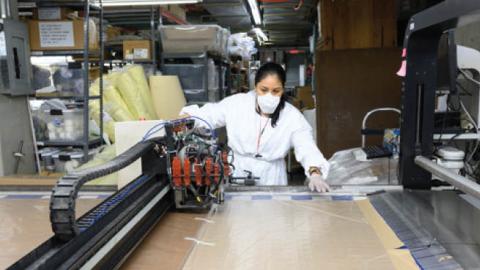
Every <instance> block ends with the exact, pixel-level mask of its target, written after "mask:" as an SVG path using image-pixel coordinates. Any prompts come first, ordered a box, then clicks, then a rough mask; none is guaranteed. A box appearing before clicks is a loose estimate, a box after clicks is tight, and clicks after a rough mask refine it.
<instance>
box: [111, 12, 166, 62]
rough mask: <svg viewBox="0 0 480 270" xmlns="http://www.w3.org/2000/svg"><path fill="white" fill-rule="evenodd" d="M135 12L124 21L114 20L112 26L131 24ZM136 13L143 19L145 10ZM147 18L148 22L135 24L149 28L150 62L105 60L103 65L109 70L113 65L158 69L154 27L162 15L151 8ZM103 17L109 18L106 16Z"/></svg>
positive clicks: (145, 60) (155, 29)
mask: <svg viewBox="0 0 480 270" xmlns="http://www.w3.org/2000/svg"><path fill="white" fill-rule="evenodd" d="M135 12H136V11H135V10H133V11H132V12H131V14H129V16H127V18H126V19H124V20H116V21H115V23H114V25H116V26H125V25H130V24H132V22H131V17H132V16H133V15H134V14H135ZM137 12H139V15H140V17H144V14H145V9H141V10H139V11H137ZM117 16H118V15H117ZM148 16H149V20H148V22H145V21H143V20H139V21H136V22H135V24H137V25H147V24H148V27H149V28H150V29H149V31H150V43H151V58H152V59H150V60H148V59H141V60H140V59H139V60H135V59H128V60H127V59H112V60H105V63H106V64H107V65H109V68H110V69H112V68H113V65H119V66H123V65H127V64H149V65H152V66H153V67H155V71H156V70H157V69H158V60H157V55H158V52H157V44H158V35H157V28H156V27H157V24H158V23H159V22H160V21H161V16H162V15H161V12H160V9H159V8H156V7H155V6H151V7H150V8H149V9H148ZM105 17H107V18H109V17H108V14H107V15H106V16H105ZM144 22H145V24H143V23H144ZM117 45H118V46H121V43H119V44H117ZM109 46H114V44H109Z"/></svg>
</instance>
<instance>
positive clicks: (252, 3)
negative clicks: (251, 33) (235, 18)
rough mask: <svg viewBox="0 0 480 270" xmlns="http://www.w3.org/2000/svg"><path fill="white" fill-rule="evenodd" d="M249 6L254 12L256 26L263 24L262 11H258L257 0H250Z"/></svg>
mask: <svg viewBox="0 0 480 270" xmlns="http://www.w3.org/2000/svg"><path fill="white" fill-rule="evenodd" d="M248 5H249V6H250V10H251V11H252V16H253V22H254V23H255V25H260V24H262V17H260V10H259V9H258V3H257V0H248Z"/></svg>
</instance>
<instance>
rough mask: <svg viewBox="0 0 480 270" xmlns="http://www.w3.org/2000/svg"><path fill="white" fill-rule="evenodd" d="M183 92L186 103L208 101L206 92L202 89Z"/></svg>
mask: <svg viewBox="0 0 480 270" xmlns="http://www.w3.org/2000/svg"><path fill="white" fill-rule="evenodd" d="M183 92H184V93H185V98H186V99H187V102H188V103H192V102H208V101H209V95H208V92H207V91H205V90H204V89H185V90H183Z"/></svg>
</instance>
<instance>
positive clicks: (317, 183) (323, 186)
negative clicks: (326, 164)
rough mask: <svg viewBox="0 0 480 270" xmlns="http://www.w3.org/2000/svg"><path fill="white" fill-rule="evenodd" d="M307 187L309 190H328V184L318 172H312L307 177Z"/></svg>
mask: <svg viewBox="0 0 480 270" xmlns="http://www.w3.org/2000/svg"><path fill="white" fill-rule="evenodd" d="M308 187H309V188H310V190H311V191H318V192H328V191H330V186H329V185H328V184H327V182H325V180H323V177H322V175H320V174H318V173H314V174H312V175H311V176H310V177H309V179H308Z"/></svg>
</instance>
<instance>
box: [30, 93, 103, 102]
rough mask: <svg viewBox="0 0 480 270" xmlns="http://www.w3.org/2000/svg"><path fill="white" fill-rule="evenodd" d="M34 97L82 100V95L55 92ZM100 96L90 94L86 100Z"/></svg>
mask: <svg viewBox="0 0 480 270" xmlns="http://www.w3.org/2000/svg"><path fill="white" fill-rule="evenodd" d="M33 97H34V98H36V99H73V100H78V101H82V100H83V96H72V95H58V94H55V95H45V94H40V95H39V94H36V95H35V96H33ZM100 98H101V97H100V96H90V97H88V100H96V99H100Z"/></svg>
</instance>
